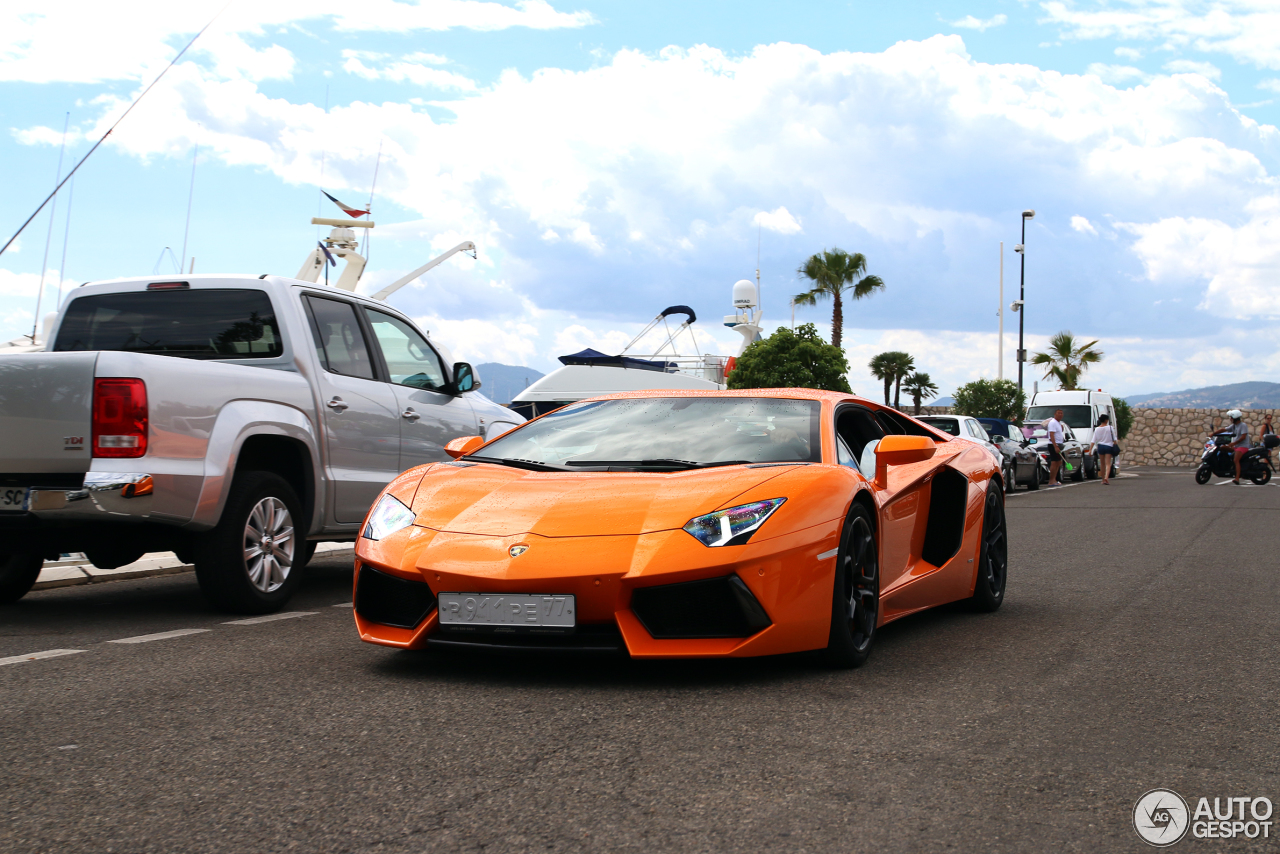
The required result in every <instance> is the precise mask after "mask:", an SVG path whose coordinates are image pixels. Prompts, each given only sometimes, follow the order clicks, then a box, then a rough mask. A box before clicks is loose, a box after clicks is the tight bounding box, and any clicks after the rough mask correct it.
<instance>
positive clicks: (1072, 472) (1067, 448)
mask: <svg viewBox="0 0 1280 854" xmlns="http://www.w3.org/2000/svg"><path fill="white" fill-rule="evenodd" d="M1022 435H1023V436H1025V437H1026V438H1028V439H1035V440H1036V441H1035V447H1036V452H1037V453H1038V454H1040V459H1041V460H1042V461H1043V462H1044V471H1043V473H1042V478H1043V479H1042V480H1041V481H1040V482H1041V483H1048V482H1049V433H1048V431H1047V430H1045V427H1044V422H1043V421H1041V422H1030V421H1029V422H1027V423H1025V424H1023V425H1022ZM1062 440H1063V441H1062V460H1063V463H1064V465H1065V466H1066V468H1064V469H1063V470H1062V474H1063V475H1064V476H1069V477H1070V478H1071V479H1072V480H1084V476H1085V473H1084V458H1085V453H1084V452H1085V449H1087V448H1088V447H1089V446H1088V445H1085V444H1083V443H1082V442H1081V441H1080V440H1079V439H1077V438H1076V434H1075V432H1074V431H1073V430H1072V429H1071V427H1070V425H1068V424H1063V425H1062Z"/></svg>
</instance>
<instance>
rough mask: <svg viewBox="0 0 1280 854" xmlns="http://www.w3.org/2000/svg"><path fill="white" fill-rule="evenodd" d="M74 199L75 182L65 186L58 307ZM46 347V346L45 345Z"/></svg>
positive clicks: (65, 268) (65, 273)
mask: <svg viewBox="0 0 1280 854" xmlns="http://www.w3.org/2000/svg"><path fill="white" fill-rule="evenodd" d="M75 197H76V182H75V181H72V182H71V183H70V184H68V185H67V224H66V226H65V227H64V228H63V229H62V262H61V263H60V264H58V305H59V306H61V305H62V283H63V282H65V281H66V280H67V244H68V243H69V242H71V202H72V200H73V199H75ZM45 346H46V347H47V346H48V344H47V343H46V344H45Z"/></svg>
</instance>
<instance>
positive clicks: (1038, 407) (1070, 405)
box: [1026, 389, 1119, 479]
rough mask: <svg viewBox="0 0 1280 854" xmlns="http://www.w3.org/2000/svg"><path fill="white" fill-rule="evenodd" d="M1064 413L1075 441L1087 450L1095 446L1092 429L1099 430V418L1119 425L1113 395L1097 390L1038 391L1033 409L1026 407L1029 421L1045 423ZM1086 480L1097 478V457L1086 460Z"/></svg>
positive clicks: (1090, 456) (1032, 401)
mask: <svg viewBox="0 0 1280 854" xmlns="http://www.w3.org/2000/svg"><path fill="white" fill-rule="evenodd" d="M1057 409H1061V410H1062V420H1063V422H1064V423H1066V425H1067V426H1068V427H1070V428H1071V431H1072V432H1073V433H1075V434H1076V438H1077V439H1078V440H1079V441H1080V442H1082V443H1083V444H1084V447H1085V449H1086V450H1088V448H1089V446H1090V445H1091V444H1093V428H1094V427H1096V426H1098V416H1100V415H1108V416H1110V418H1111V425H1112V426H1113V427H1116V429H1117V431H1118V430H1119V427H1118V426H1117V425H1116V407H1115V403H1113V402H1112V400H1111V395H1109V394H1107V393H1106V392H1104V391H1102V389H1098V390H1097V391H1093V390H1090V389H1083V390H1080V391H1038V392H1036V393H1035V394H1033V395H1031V405H1030V406H1028V407H1027V418H1026V420H1027V421H1044V420H1045V419H1046V418H1052V417H1053V413H1054V410H1057ZM1084 474H1085V477H1087V478H1089V479H1093V478H1095V477H1097V476H1098V458H1097V454H1093V455H1086V456H1085V460H1084Z"/></svg>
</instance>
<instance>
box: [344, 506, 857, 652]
mask: <svg viewBox="0 0 1280 854" xmlns="http://www.w3.org/2000/svg"><path fill="white" fill-rule="evenodd" d="M838 536H839V525H838V522H836V521H832V522H830V523H826V524H824V525H821V526H815V527H813V528H809V529H805V530H802V531H799V532H794V533H791V534H786V535H782V536H779V537H773V538H769V539H763V540H760V541H756V540H752V541H751V542H749V543H747V544H746V545H743V546H731V547H725V548H716V549H709V548H707V547H705V546H703V545H702V544H701V543H699V542H698V541H696V540H695V539H693V538H692V537H690V536H689V535H688V534H686V533H685V532H684V531H679V530H676V531H659V532H654V533H650V534H641V535H635V536H598V537H560V538H554V537H540V536H536V535H533V534H522V535H517V536H512V537H488V536H481V535H472V534H454V533H448V532H440V531H435V530H432V529H429V528H421V527H417V526H412V527H410V528H407V529H405V530H403V531H400V532H397V533H396V534H393V535H391V536H389V537H387V538H386V539H385V540H382V541H377V542H375V541H372V540H367V539H361V540H360V541H359V542H358V543H357V546H356V558H357V564H356V566H357V569H356V588H355V596H356V608H355V620H356V625H357V628H358V629H359V631H360V636H361V638H362V639H363V640H365V641H368V642H370V643H376V644H382V645H385V646H392V647H398V648H401V649H422V648H425V647H427V646H436V645H439V646H458V645H467V646H489V647H498V648H515V647H518V648H530V647H534V648H540V649H550V648H558V649H567V648H575V647H579V648H593V649H594V648H599V649H608V648H618V647H619V646H621V647H622V648H625V651H626V652H627V653H629V654H630V655H631V656H632V657H635V658H694V657H727V656H750V655H773V654H778V653H784V652H798V651H802V650H809V649H819V648H821V647H824V646H825V645H826V643H827V636H828V633H829V630H830V617H831V584H832V577H833V571H834V568H835V560H834V558H833V557H826V558H824V559H819V555H820V554H824V553H826V552H828V551H830V550H831V549H833V548H834V547H835V545H836V543H837V539H838ZM514 545H526V546H528V550H527V551H526V552H525V553H524V554H522V555H520V556H517V557H511V556H510V549H511V547H512V546H514ZM365 573H369V574H370V575H369V578H370V580H373V579H374V577H375V576H374V575H373V573H377V576H382V577H389V578H392V579H396V580H398V581H400V582H402V583H406V584H409V585H413V586H414V587H416V586H417V585H422V587H421V588H420V597H419V601H420V602H423V603H425V602H427V597H428V596H430V597H431V603H432V605H431V607H429V608H424V609H423V611H424V612H425V617H422V618H421V619H420V621H419V622H416V623H414V622H412V620H413V619H415V617H413V616H411V617H410V618H409V619H390V620H389V619H388V617H387V616H385V614H386V613H387V612H386V611H385V610H382V607H383V606H381V605H378V604H375V599H374V598H373V597H366V600H365V603H364V606H363V607H362V603H361V598H360V597H361V592H362V591H361V587H362V577H363V576H365ZM379 580H381V579H379ZM375 586H376V585H375ZM372 589H374V588H373V587H365V591H366V592H367V591H369V590H372ZM405 589H406V590H411V589H412V587H410V588H405ZM442 592H465V593H509V594H514V593H526V594H529V593H533V594H548V595H564V594H572V595H573V596H574V597H575V601H576V603H577V625H576V627H575V630H574V632H573V633H572V634H570V635H558V636H557V635H538V636H532V637H531V636H528V635H525V636H520V635H518V634H516V633H512V632H505V633H498V632H496V631H495V632H492V633H489V632H485V633H482V634H477V633H474V632H468V633H461V632H455V631H449V630H447V629H442V628H441V627H440V625H439V621H438V618H437V612H436V610H435V608H434V597H435V596H436V595H438V594H440V593H442ZM686 599H687V600H688V601H685V600H686ZM384 601H385V602H387V603H388V604H389V603H390V601H391V599H389V598H388V599H385V600H384ZM699 615H701V616H703V617H705V619H703V620H702V622H701V625H703V626H708V625H709V626H711V627H712V629H711V630H703V631H702V632H701V633H699V631H697V630H696V629H693V630H691V629H690V628H689V627H690V626H691V620H692V621H694V622H696V621H697V620H698V618H699ZM384 621H385V622H384ZM391 622H397V623H399V625H391V624H390V623H391ZM677 635H678V636H677ZM619 638H620V639H621V643H620V644H619V643H618V639H619Z"/></svg>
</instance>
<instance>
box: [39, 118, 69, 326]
mask: <svg viewBox="0 0 1280 854" xmlns="http://www.w3.org/2000/svg"><path fill="white" fill-rule="evenodd" d="M70 126H71V113H70V111H68V112H67V116H66V118H65V119H63V121H62V147H61V148H59V149H58V171H57V172H55V173H54V174H53V183H54V189H53V207H51V208H49V231H48V233H47V234H46V235H45V237H44V260H42V261H41V262H40V289H39V290H38V291H36V315H35V317H33V318H32V319H31V336H30V337H31V343H32V344H34V343H36V329H37V328H38V326H39V323H40V302H41V300H43V299H44V274H45V272H46V271H47V270H48V269H49V244H50V243H52V242H53V220H54V214H55V213H57V211H58V187H61V186H62V182H61V181H59V180H58V179H59V178H61V177H62V155H63V154H66V152H67V128H69V127H70ZM58 282H59V283H61V282H62V271H61V270H59V271H58Z"/></svg>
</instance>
